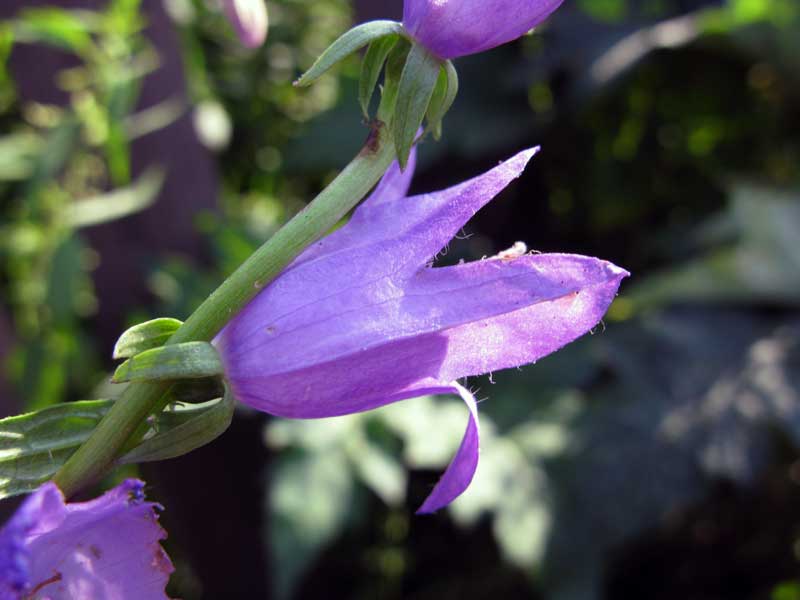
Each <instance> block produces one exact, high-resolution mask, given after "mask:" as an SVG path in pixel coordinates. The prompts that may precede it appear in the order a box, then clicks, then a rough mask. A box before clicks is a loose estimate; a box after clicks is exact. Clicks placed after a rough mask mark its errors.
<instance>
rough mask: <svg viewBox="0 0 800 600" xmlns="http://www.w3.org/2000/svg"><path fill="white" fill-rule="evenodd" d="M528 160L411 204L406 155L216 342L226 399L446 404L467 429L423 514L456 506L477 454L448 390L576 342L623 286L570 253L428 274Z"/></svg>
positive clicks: (337, 409) (300, 413)
mask: <svg viewBox="0 0 800 600" xmlns="http://www.w3.org/2000/svg"><path fill="white" fill-rule="evenodd" d="M535 153H536V149H532V150H526V151H524V152H520V153H519V154H517V155H516V156H514V157H513V158H511V159H510V160H508V161H506V162H504V163H501V164H500V165H499V166H497V167H495V168H494V169H492V170H490V171H488V172H487V173H484V174H483V175H481V176H479V177H476V178H474V179H471V180H469V181H466V182H464V183H462V184H460V185H457V186H455V187H452V188H449V189H446V190H442V191H440V192H434V193H430V194H423V195H419V196H412V197H407V195H406V194H407V191H408V188H409V184H410V181H411V177H412V174H413V171H414V157H413V154H412V157H411V161H410V162H409V165H408V168H407V169H406V170H405V172H401V171H400V169H399V168H398V166H397V165H396V164H395V165H393V166H392V168H390V170H389V171H388V172H387V174H386V175H385V176H384V178H383V180H382V181H381V183H380V184H379V185H378V187H377V188H376V190H375V191H374V192H373V194H372V195H371V196H370V197H369V198H368V199H367V200H366V201H364V203H363V204H362V205H361V206H360V207H359V208H358V209H357V210H356V211H355V213H354V214H353V217H352V218H351V219H350V221H349V222H348V223H347V225H345V226H344V227H342V228H341V229H339V230H338V231H336V232H334V233H332V234H331V235H329V236H327V237H326V238H324V239H322V240H321V241H319V242H318V243H316V244H315V245H313V246H311V247H310V248H308V249H307V250H306V251H305V252H304V253H303V254H301V255H300V256H299V257H298V258H297V259H296V260H295V261H294V262H293V263H292V264H291V265H290V266H289V267H288V268H287V269H286V270H285V271H284V272H283V273H282V274H281V276H280V277H278V278H277V279H276V280H275V281H274V282H273V283H272V284H270V285H269V286H268V287H267V288H266V289H264V290H263V291H262V292H261V293H260V294H259V295H258V296H257V297H256V298H255V299H254V300H253V301H252V302H251V303H250V304H249V305H248V306H247V307H246V308H245V310H244V311H242V313H241V314H239V315H238V316H237V317H236V318H235V319H234V320H233V321H231V322H230V323H229V324H228V326H227V327H226V328H225V329H224V330H223V331H222V333H221V334H220V335H219V336H218V338H217V340H216V342H215V343H216V344H217V346H218V347H219V349H220V352H221V355H222V357H223V361H224V363H225V373H226V378H227V379H228V381H229V383H230V385H231V387H232V391H233V393H234V394H235V395H236V397H237V398H238V399H239V400H240V401H242V402H244V403H245V404H248V405H250V406H252V407H254V408H256V409H259V410H263V411H265V412H268V413H271V414H274V415H278V416H283V417H289V418H319V417H330V416H336V415H343V414H348V413H355V412H361V411H366V410H370V409H373V408H377V407H379V406H382V405H385V404H388V403H390V402H395V401H398V400H402V399H405V398H410V397H414V396H421V395H425V394H441V393H457V394H459V395H461V397H462V398H463V399H464V401H465V402H466V404H467V407H468V409H469V421H468V425H467V430H466V433H465V435H464V439H463V441H462V444H461V447H460V448H459V450H458V452H457V454H456V456H455V458H454V459H453V462H452V463H451V464H450V466H449V467H448V469H447V470H446V472H445V474H444V475H443V476H442V478H441V480H440V481H439V483H438V484H437V485H436V487H435V488H434V489H433V491H432V493H431V494H430V496H429V497H428V499H427V500H426V501H425V503H424V504H423V505H422V507H421V508H420V512H432V511H435V510H437V509H439V508H441V507H443V506H445V505H447V504H448V503H450V502H451V501H452V500H453V499H455V498H456V497H457V496H458V495H459V494H461V493H462V492H463V491H464V490H465V489H466V488H467V486H468V485H469V483H470V481H471V480H472V477H473V475H474V473H475V469H476V467H477V463H478V442H479V436H478V416H477V408H476V405H475V400H474V398H473V397H472V395H471V394H470V392H469V391H468V390H467V389H466V388H464V387H463V386H461V385H459V384H457V383H456V380H458V379H460V378H463V377H467V376H470V375H479V374H483V373H487V372H490V371H497V370H500V369H505V368H509V367H516V366H519V365H523V364H527V363H531V362H535V361H536V360H537V359H539V358H541V357H543V356H545V355H547V354H549V353H551V352H553V351H555V350H557V349H559V348H561V347H562V346H563V345H565V344H567V343H568V342H570V341H572V340H574V339H575V338H577V337H579V336H581V335H583V334H584V333H586V332H587V331H589V330H590V329H591V328H592V327H593V326H594V325H595V324H597V323H598V321H599V320H600V319H601V317H602V316H603V314H605V312H606V310H607V308H608V306H609V305H610V304H611V301H612V300H613V299H614V296H615V295H616V293H617V289H618V287H619V284H620V282H621V280H622V279H623V278H624V277H626V276H627V275H628V273H627V272H626V271H624V270H623V269H620V268H619V267H616V266H615V265H613V264H611V263H609V262H606V261H603V260H599V259H596V258H590V257H586V256H578V255H571V254H524V253H522V254H519V253H509V254H507V255H503V254H501V255H498V256H497V257H493V258H490V259H486V260H481V261H476V262H472V263H467V264H459V265H456V266H450V267H439V268H434V267H432V266H431V265H432V262H433V259H434V257H435V256H436V254H437V253H438V252H439V251H440V250H441V249H442V248H443V247H444V246H445V245H446V244H447V243H448V242H449V241H450V239H451V238H452V237H453V236H454V235H455V234H456V233H458V231H459V230H460V229H461V228H462V226H463V225H464V224H465V223H466V222H467V221H468V220H469V219H470V218H471V217H472V216H473V215H474V214H475V213H476V212H477V211H478V210H479V209H480V208H481V207H482V206H483V205H485V204H486V203H487V202H489V201H490V200H491V199H492V198H493V197H494V196H495V195H496V194H497V193H499V192H500V191H501V190H502V189H503V188H505V187H506V186H507V185H508V184H509V183H510V182H511V181H512V180H513V179H515V178H516V177H518V176H519V175H520V173H521V172H522V171H523V169H524V168H525V165H526V164H527V163H528V161H529V160H530V159H531V157H532V156H533V155H534V154H535Z"/></svg>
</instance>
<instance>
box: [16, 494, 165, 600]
mask: <svg viewBox="0 0 800 600" xmlns="http://www.w3.org/2000/svg"><path fill="white" fill-rule="evenodd" d="M143 486H144V484H143V483H142V482H141V481H137V480H134V479H128V480H126V481H124V482H123V483H121V484H120V485H118V486H117V487H115V488H114V489H112V490H109V491H108V492H106V493H105V494H103V495H102V496H101V497H99V498H97V499H95V500H92V501H90V502H80V503H70V504H65V503H64V496H63V495H62V494H61V491H60V490H59V489H58V488H57V487H56V485H55V484H54V483H45V484H44V485H42V486H41V487H40V488H39V489H38V490H36V491H35V492H34V493H33V494H31V495H30V496H29V497H28V498H27V499H26V500H25V501H24V502H23V503H22V505H21V506H20V507H19V509H18V510H17V512H16V513H15V514H14V516H13V517H12V518H11V520H9V522H8V523H6V525H5V527H3V529H2V530H0V599H2V600H7V599H8V600H10V599H17V598H76V599H77V598H87V599H88V598H95V599H102V600H163V599H166V598H167V595H166V593H165V592H164V588H165V586H166V585H167V581H168V580H169V575H170V573H172V571H173V567H172V563H171V562H170V560H169V557H168V556H167V555H166V553H165V552H164V550H163V549H162V548H161V545H160V544H159V540H162V539H164V538H165V537H166V534H165V533H164V530H163V529H162V528H161V527H160V526H159V525H158V517H157V515H156V510H155V509H156V507H157V505H155V504H153V503H151V502H145V501H144V495H143V492H142V488H143Z"/></svg>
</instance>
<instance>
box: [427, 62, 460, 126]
mask: <svg viewBox="0 0 800 600" xmlns="http://www.w3.org/2000/svg"><path fill="white" fill-rule="evenodd" d="M457 94H458V74H457V73H456V69H455V67H454V66H453V63H452V62H451V61H449V60H448V61H447V62H445V63H444V65H443V67H442V69H441V71H440V72H439V78H438V79H437V80H436V87H435V88H434V90H433V96H431V103H430V105H429V106H428V114H427V116H426V118H427V121H428V129H429V130H431V131H432V132H433V137H434V138H435V139H437V140H438V139H439V138H440V137H441V136H442V119H444V116H445V115H446V114H447V111H449V110H450V107H451V106H453V102H454V101H455V99H456V95H457Z"/></svg>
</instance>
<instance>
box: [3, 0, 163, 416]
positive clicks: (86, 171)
mask: <svg viewBox="0 0 800 600" xmlns="http://www.w3.org/2000/svg"><path fill="white" fill-rule="evenodd" d="M142 27H143V21H142V19H141V18H140V13H139V2H138V0H116V1H114V2H111V3H109V5H108V7H107V8H106V9H105V10H104V11H103V12H92V11H68V10H64V9H60V8H56V7H46V8H30V9H26V10H24V11H22V12H21V13H20V14H19V15H18V17H17V18H16V19H15V20H13V21H10V22H6V23H3V24H2V32H3V34H2V36H0V38H2V40H3V42H2V44H0V47H2V51H0V59H3V63H5V59H7V57H8V56H9V54H10V52H11V49H12V47H13V45H14V44H45V45H49V46H53V47H56V48H58V49H59V50H62V51H64V52H67V53H68V54H70V55H72V56H74V58H75V66H72V67H69V68H66V69H64V70H62V71H61V72H59V73H58V80H57V82H56V84H57V86H58V87H59V88H60V89H61V90H63V91H64V92H66V93H67V94H68V97H69V104H68V105H67V106H57V105H49V104H42V103H39V102H34V101H25V100H23V99H21V98H18V97H17V95H16V93H15V89H14V84H13V80H12V78H11V77H10V74H9V72H8V71H7V68H6V67H5V66H4V68H3V70H2V76H0V90H2V91H0V98H2V102H0V122H2V123H3V124H4V127H5V132H4V134H3V135H2V137H0V197H2V225H1V227H2V235H0V239H2V241H0V256H2V258H3V263H2V264H3V268H2V291H3V297H4V298H5V299H6V304H7V307H8V308H9V309H10V310H11V311H12V314H13V321H14V326H15V332H16V335H17V336H18V337H19V341H20V345H19V347H18V350H17V351H16V353H15V355H14V356H12V358H11V360H10V365H9V369H10V375H11V379H12V380H13V381H14V382H15V383H16V384H17V387H18V389H19V390H20V392H21V393H20V395H21V396H22V398H23V400H24V408H25V409H27V410H34V409H39V408H43V407H45V406H48V405H50V404H53V403H56V402H59V401H62V400H64V399H66V398H67V397H68V392H69V391H70V390H71V391H72V393H76V392H77V393H81V394H83V393H87V392H89V391H90V390H87V389H86V387H87V386H86V382H87V381H89V382H91V381H95V382H96V381H98V380H99V378H100V377H101V376H102V372H101V371H100V370H99V364H98V360H97V357H96V355H95V351H94V349H93V341H92V339H91V337H90V335H88V332H87V331H86V329H85V328H84V327H82V321H83V320H84V319H85V318H86V317H89V316H90V315H92V314H93V313H94V312H95V311H96V310H97V302H96V298H95V296H94V293H93V286H92V282H91V277H90V274H91V271H92V269H93V267H94V265H95V264H96V263H97V261H98V260H99V257H98V256H97V255H96V253H94V252H93V251H92V249H91V248H90V247H88V246H87V244H86V242H85V240H84V238H83V237H82V236H81V235H80V233H79V230H80V228H82V227H86V226H89V225H96V224H99V223H103V222H107V221H110V220H113V219H116V218H120V217H124V216H126V215H128V214H131V213H133V212H136V211H138V210H141V209H142V208H145V207H146V206H148V205H149V204H150V203H151V202H152V201H153V200H155V197H156V195H157V193H158V190H159V188H160V185H161V174H160V173H158V172H157V171H150V172H148V173H146V174H144V175H143V176H142V177H141V179H140V180H138V181H135V182H131V178H130V150H129V144H130V141H131V140H132V139H133V138H135V137H137V136H138V135H142V134H143V133H145V132H146V131H149V127H148V126H147V124H146V123H145V122H144V120H143V119H142V118H141V117H142V115H136V114H133V113H132V111H133V108H134V105H135V102H136V98H137V96H138V90H139V85H140V81H141V78H142V77H143V76H144V75H146V74H147V73H148V72H150V71H152V69H154V68H155V67H156V66H157V61H158V57H157V56H156V55H155V53H154V52H153V50H152V49H151V48H150V46H149V44H148V43H147V42H146V40H145V39H144V37H143V36H142V34H141V30H142ZM152 111H153V109H151V114H152ZM109 190H110V191H109ZM18 408H23V407H18Z"/></svg>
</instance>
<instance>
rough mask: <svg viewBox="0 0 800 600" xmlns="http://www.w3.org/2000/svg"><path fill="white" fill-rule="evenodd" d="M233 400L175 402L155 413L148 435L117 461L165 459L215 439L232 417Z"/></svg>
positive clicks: (226, 426) (230, 396)
mask: <svg viewBox="0 0 800 600" xmlns="http://www.w3.org/2000/svg"><path fill="white" fill-rule="evenodd" d="M235 407H236V401H235V399H234V398H233V396H232V395H231V394H230V392H228V390H227V389H226V390H225V395H224V396H223V397H222V398H216V399H215V400H209V401H208V402H203V403H201V404H177V405H173V406H170V407H168V408H167V409H166V410H164V411H163V412H162V413H160V414H159V415H158V419H157V421H156V423H155V425H154V428H153V430H152V432H151V435H150V436H149V437H145V438H144V440H143V441H142V442H141V443H140V444H138V445H137V446H136V447H135V448H134V449H133V450H131V451H130V452H128V453H127V454H125V455H124V456H122V457H121V458H120V459H119V463H120V464H131V463H140V462H152V461H156V460H166V459H169V458H175V457H178V456H183V455H184V454H188V453H189V452H191V451H192V450H196V449H197V448H200V447H201V446H205V445H206V444H208V443H209V442H212V441H213V440H215V439H217V438H218V437H219V436H220V435H222V434H223V433H224V432H225V431H226V430H227V429H228V427H230V424H231V420H232V419H233V413H234V409H235Z"/></svg>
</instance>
